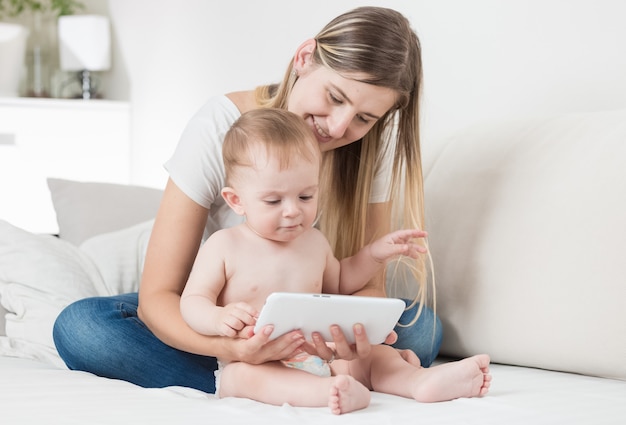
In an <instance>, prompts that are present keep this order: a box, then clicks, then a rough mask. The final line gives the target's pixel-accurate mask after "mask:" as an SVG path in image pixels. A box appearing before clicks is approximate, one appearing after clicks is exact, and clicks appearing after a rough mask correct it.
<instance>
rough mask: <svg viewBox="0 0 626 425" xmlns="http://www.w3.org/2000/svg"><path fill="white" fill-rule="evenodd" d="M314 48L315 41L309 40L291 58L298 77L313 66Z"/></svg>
mask: <svg viewBox="0 0 626 425" xmlns="http://www.w3.org/2000/svg"><path fill="white" fill-rule="evenodd" d="M316 46H317V41H315V39H314V38H309V39H308V40H306V41H305V42H304V43H302V44H301V45H300V47H298V49H297V50H296V54H295V55H294V57H293V69H295V70H296V72H297V73H298V75H302V74H303V73H304V72H306V71H307V69H308V68H309V67H310V66H311V65H312V64H313V53H315V47H316Z"/></svg>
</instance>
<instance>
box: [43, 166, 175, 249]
mask: <svg viewBox="0 0 626 425" xmlns="http://www.w3.org/2000/svg"><path fill="white" fill-rule="evenodd" d="M48 188H49V189H50V195H51V197H52V204H53V205H54V210H55V212H56V217H57V223H58V225H59V237H60V238H61V239H64V240H67V241H69V242H72V243H73V244H75V245H80V244H81V243H82V242H83V241H85V240H87V239H89V238H91V237H92V236H96V235H99V234H102V233H108V232H113V231H116V230H121V229H124V228H127V227H130V226H133V225H135V224H138V223H141V222H144V221H147V220H151V219H153V218H154V217H156V213H157V210H158V208H159V204H160V202H161V196H162V193H163V192H162V191H161V190H158V189H153V188H149V187H142V186H132V185H124V184H115V183H95V182H78V181H72V180H64V179H57V178H49V179H48Z"/></svg>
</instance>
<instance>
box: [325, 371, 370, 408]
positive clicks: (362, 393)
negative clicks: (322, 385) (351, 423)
mask: <svg viewBox="0 0 626 425" xmlns="http://www.w3.org/2000/svg"><path fill="white" fill-rule="evenodd" d="M370 397H371V394H370V391H369V390H368V389H367V388H366V387H365V386H364V385H363V384H361V383H360V382H359V381H357V380H356V379H354V378H353V377H351V376H349V375H338V376H336V377H335V380H334V382H333V384H332V385H331V387H330V397H328V407H329V408H330V411H331V412H332V413H333V414H335V415H341V414H342V413H348V412H352V411H354V410H359V409H363V408H365V407H367V406H369V404H370Z"/></svg>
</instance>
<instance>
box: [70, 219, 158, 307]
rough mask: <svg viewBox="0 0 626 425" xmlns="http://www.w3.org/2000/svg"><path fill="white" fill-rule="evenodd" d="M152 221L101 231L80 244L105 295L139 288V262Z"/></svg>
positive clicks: (145, 247)
mask: <svg viewBox="0 0 626 425" xmlns="http://www.w3.org/2000/svg"><path fill="white" fill-rule="evenodd" d="M153 223H154V220H148V221H145V222H143V223H139V224H136V225H134V226H131V227H129V228H126V229H122V230H118V231H115V232H110V233H104V234H102V235H98V236H94V237H93V238H90V239H87V240H86V241H85V242H83V243H82V244H81V245H80V249H81V251H82V252H84V253H85V254H87V255H88V256H89V257H90V258H91V260H92V261H93V262H94V263H95V265H96V267H97V268H98V270H99V271H100V276H102V280H103V282H104V286H105V287H106V294H101V295H116V294H124V293H128V292H137V291H138V290H139V280H140V279H141V272H142V270H143V261H144V258H145V254H146V249H147V247H148V241H149V239H150V233H151V231H152V225H153Z"/></svg>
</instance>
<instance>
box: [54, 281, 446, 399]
mask: <svg viewBox="0 0 626 425" xmlns="http://www.w3.org/2000/svg"><path fill="white" fill-rule="evenodd" d="M137 304H138V297H137V293H132V294H123V295H116V296H112V297H95V298H87V299H84V300H80V301H76V302H75V303H73V304H71V305H69V306H67V307H66V308H65V309H64V310H63V311H62V312H61V314H60V315H59V317H58V318H57V320H56V322H55V324H54V330H53V337H54V343H55V345H56V348H57V351H58V352H59V354H60V356H61V358H62V359H63V361H64V362H65V363H66V364H67V367H69V368H70V369H73V370H83V371H87V372H91V373H94V374H96V375H99V376H104V377H107V378H114V379H122V380H125V381H129V382H132V383H134V384H136V385H140V386H142V387H148V388H161V387H167V386H170V385H178V386H184V387H191V388H196V389H199V390H202V391H205V392H208V393H214V392H215V377H214V375H213V372H214V371H215V369H216V368H217V361H216V359H215V358H214V357H207V356H200V355H197V354H191V353H187V352H184V351H180V350H177V349H175V348H172V347H170V346H168V345H166V344H164V343H163V342H161V341H160V340H159V339H158V338H157V337H156V336H154V334H153V333H152V332H151V331H150V330H149V329H148V328H147V327H146V325H144V324H143V322H142V321H141V320H139V318H138V317H137ZM415 311H416V308H414V309H411V310H409V311H407V312H405V313H404V314H403V316H402V318H401V320H400V323H407V322H409V321H410V320H411V318H413V316H414V315H415ZM434 319H435V317H434V314H433V312H432V310H428V309H424V311H423V312H422V314H421V316H420V318H419V320H418V321H417V322H416V323H415V325H413V326H411V327H409V328H402V327H397V328H396V332H397V333H398V342H397V343H396V344H395V345H394V346H395V347H397V348H410V349H412V350H413V351H415V353H416V354H417V355H418V357H419V358H420V360H421V362H422V365H424V366H429V365H430V364H431V362H432V361H433V360H434V359H435V357H436V356H437V353H438V352H439V346H440V344H441V336H442V334H441V323H440V322H439V319H438V318H436V320H437V326H436V328H435V335H434V336H433V320H434Z"/></svg>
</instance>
